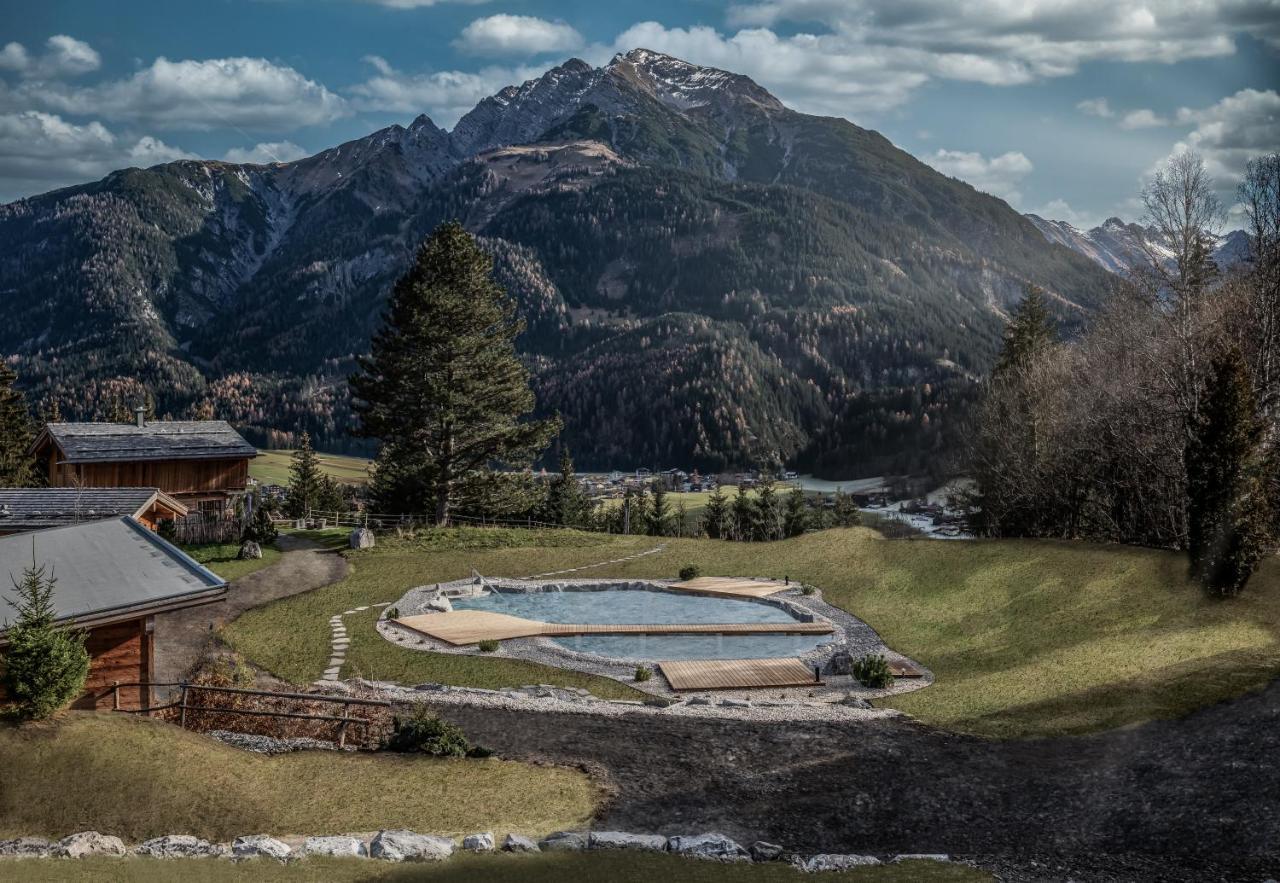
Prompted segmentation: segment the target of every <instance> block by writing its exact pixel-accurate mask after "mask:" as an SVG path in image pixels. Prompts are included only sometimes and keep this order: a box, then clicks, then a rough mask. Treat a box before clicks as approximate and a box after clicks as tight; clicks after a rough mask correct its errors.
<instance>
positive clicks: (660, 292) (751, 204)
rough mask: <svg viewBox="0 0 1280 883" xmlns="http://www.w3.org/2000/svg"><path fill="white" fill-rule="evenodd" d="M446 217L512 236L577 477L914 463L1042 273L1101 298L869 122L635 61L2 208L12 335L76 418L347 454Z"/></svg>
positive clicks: (1081, 268)
mask: <svg viewBox="0 0 1280 883" xmlns="http://www.w3.org/2000/svg"><path fill="white" fill-rule="evenodd" d="M449 218H460V219H462V220H463V221H464V223H465V224H466V225H467V227H468V228H469V229H471V230H472V231H473V232H475V233H477V234H479V235H480V236H482V237H483V238H484V241H485V242H486V245H487V247H488V248H489V249H490V250H491V251H492V253H493V254H494V257H495V264H496V267H495V269H496V273H497V275H498V277H499V279H500V280H501V281H502V282H503V283H504V284H505V285H506V286H507V287H508V290H509V291H511V293H512V294H513V295H514V296H515V297H516V298H517V300H518V302H519V304H520V308H521V311H522V313H523V314H524V315H525V317H526V318H527V320H528V325H529V330H528V331H527V333H526V334H525V335H524V336H523V337H522V339H521V347H522V349H523V351H524V352H525V354H526V355H527V357H528V359H529V361H530V364H531V365H532V367H533V369H534V374H535V383H536V385H537V389H538V393H539V397H540V401H541V404H542V407H543V408H545V409H546V410H548V411H560V412H562V413H563V414H564V415H565V417H566V439H567V441H568V442H569V444H570V445H571V447H572V449H573V451H574V454H575V459H576V460H577V461H578V463H579V465H580V466H581V467H586V468H607V467H613V466H628V465H632V466H634V465H638V464H645V463H647V464H650V465H655V466H657V465H672V464H682V465H689V466H697V467H699V468H703V469H717V468H727V467H733V466H738V465H753V464H761V465H763V464H770V463H774V464H776V463H779V462H784V461H785V462H788V463H792V462H795V463H802V462H803V463H809V464H813V465H815V466H817V467H818V468H820V469H821V470H822V471H823V472H824V473H825V474H828V475H831V476H835V477H845V476H847V475H850V474H854V473H858V472H864V471H866V470H867V469H869V468H873V467H874V468H875V469H876V470H881V469H891V470H905V469H912V468H919V467H920V466H921V465H922V464H923V463H925V462H929V461H931V460H932V459H934V457H935V456H936V454H937V452H938V448H939V446H940V445H944V443H945V439H946V438H947V433H948V431H949V430H950V429H951V428H953V427H954V425H955V417H956V414H955V411H956V410H957V409H958V408H959V407H961V406H962V405H963V402H964V401H965V399H966V396H967V391H968V390H969V389H970V388H971V385H972V378H974V377H975V376H977V375H979V374H980V373H982V372H983V371H984V370H985V369H986V368H987V366H988V365H989V364H990V362H991V360H992V358H993V356H994V353H995V349H996V347H997V345H998V341H999V336H1000V331H1001V327H1002V321H1003V315H1004V313H1005V310H1006V308H1007V307H1008V306H1009V304H1010V303H1012V302H1014V301H1016V299H1017V298H1018V297H1020V294H1021V291H1022V289H1023V287H1024V285H1026V284H1027V283H1035V284H1038V285H1041V286H1043V287H1045V288H1046V289H1047V290H1048V291H1049V292H1050V294H1051V296H1052V299H1053V302H1054V304H1055V307H1056V309H1057V311H1058V313H1059V318H1060V319H1061V320H1062V322H1063V323H1064V324H1065V325H1066V326H1068V327H1070V326H1073V325H1075V324H1076V323H1078V322H1079V321H1080V320H1082V319H1083V318H1084V317H1086V316H1087V315H1088V313H1089V312H1090V311H1091V310H1092V309H1093V308H1094V307H1095V306H1096V304H1097V302H1098V298H1099V297H1100V296H1101V295H1102V294H1103V292H1104V291H1105V288H1106V284H1107V283H1106V279H1107V276H1106V274H1105V273H1104V272H1103V271H1102V270H1100V269H1099V268H1098V267H1097V266H1096V265H1095V264H1094V263H1093V262H1092V261H1090V260H1088V259H1086V258H1084V257H1082V256H1081V255H1079V254H1077V253H1076V252H1075V251H1073V250H1071V249H1069V248H1066V247H1062V246H1059V245H1055V244H1052V243H1049V242H1047V241H1046V239H1045V237H1044V236H1043V235H1042V234H1041V233H1040V231H1039V230H1038V229H1037V227H1036V226H1035V225H1034V224H1033V223H1032V222H1031V221H1030V220H1028V219H1027V218H1024V217H1022V216H1021V215H1019V214H1018V213H1017V212H1015V211H1013V210H1012V209H1011V208H1009V206H1008V205H1006V204H1005V203H1004V202H1002V201H1001V200H998V199H996V198H994V197H991V196H987V195H985V194H982V193H979V192H977V191H975V190H974V189H973V188H972V187H970V186H968V185H967V184H964V183H962V182H960V181H957V180H955V179H951V178H948V177H946V176H944V175H941V174H939V173H938V172H936V171H934V170H933V169H931V168H929V167H928V166H926V165H924V164H923V163H921V162H919V161H918V160H916V159H914V158H913V157H911V156H910V155H908V154H907V153H905V152H903V151H901V150H899V149H897V148H895V147H894V146H893V145H892V144H891V143H889V141H887V140H886V139H885V138H884V137H882V136H881V135H879V134H878V133H875V132H872V131H869V130H865V129H861V128H859V127H857V126H854V125H853V124H851V123H849V122H847V121H845V120H842V119H837V118H829V117H815V116H809V115H805V114H801V113H797V112H795V111H792V110H789V109H788V108H786V107H784V106H783V105H782V104H781V102H779V101H778V100H777V99H776V98H774V97H773V96H772V95H770V94H769V93H768V92H767V91H765V90H764V89H762V88H761V87H760V86H758V85H757V84H755V83H754V82H752V81H751V80H749V79H747V78H746V77H742V76H739V75H736V74H732V73H728V72H725V71H718V70H714V69H710V68H700V67H696V66H694V65H689V64H686V63H685V62H682V61H679V60H678V59H674V58H671V57H669V56H664V55H659V54H657V53H652V52H648V51H645V50H634V51H632V52H629V53H627V54H625V55H619V56H617V57H616V58H614V60H613V61H612V62H610V63H609V64H608V65H605V66H603V67H600V68H593V67H591V66H589V65H587V64H586V63H585V62H581V61H577V60H574V61H570V62H567V63H565V64H564V65H561V66H560V67H557V68H554V69H552V70H550V71H548V72H547V73H546V74H544V75H543V76H542V77H540V78H538V79H536V80H531V81H529V82H527V83H524V84H523V85H521V86H512V87H508V88H506V89H504V90H502V91H500V92H499V93H497V94H496V95H493V96H491V97H490V98H487V99H485V100H484V101H482V102H480V104H479V105H477V106H476V108H475V109H473V110H472V111H471V112H470V113H468V114H467V115H466V116H464V117H463V118H462V119H461V120H460V121H459V122H458V124H457V126H455V127H454V129H453V130H452V131H451V132H445V131H443V130H441V129H439V128H438V127H436V126H435V125H434V124H433V123H432V122H431V121H430V120H429V119H427V118H426V117H425V116H424V117H419V118H418V119H417V120H415V121H414V122H413V123H412V124H411V125H410V126H408V127H401V126H392V127H389V128H387V129H384V130H381V131H379V132H375V133H373V134H372V135H370V136H368V137H366V138H363V139H359V140H357V141H354V142H350V143H348V144H344V145H341V146H339V147H335V148H333V149H330V150H327V151H324V152H322V153H320V154H317V155H315V156H312V157H309V158H307V159H302V160H298V161H296V162H293V163H287V164H275V165H270V166H260V165H234V164H229V163H224V162H201V161H181V162H175V163H170V164H167V165H162V166H157V167H154V168H152V169H147V170H137V169H129V170H124V171H120V172H116V173H113V174H111V175H109V176H107V177H106V178H104V179H103V180H101V181H99V182H96V183H92V184H86V185H82V186H78V187H72V188H67V189H64V190H60V191H55V192H52V193H48V194H44V195H41V196H37V197H32V198H30V199H25V200H20V201H18V202H15V203H11V204H9V205H5V206H0V305H3V307H4V308H5V311H6V315H8V316H9V317H10V321H9V322H7V323H5V325H4V326H3V327H0V352H3V353H13V354H15V355H16V359H17V367H18V369H19V371H20V372H21V374H22V376H23V377H24V382H25V383H26V385H27V386H28V388H29V390H30V392H31V393H32V395H33V396H34V398H35V399H36V400H38V401H39V400H47V399H54V398H56V399H57V400H58V401H59V404H60V407H61V409H62V412H63V414H64V415H67V416H69V417H76V418H84V417H93V416H101V415H104V414H106V413H109V412H110V410H111V409H112V408H113V406H114V404H115V402H117V401H121V400H124V401H130V400H132V399H135V398H139V397H141V396H142V395H144V394H146V393H149V394H151V395H153V396H154V397H155V399H156V400H157V403H158V406H159V409H160V412H161V413H165V412H169V413H174V414H181V413H186V412H190V411H198V410H206V411H207V410H210V409H212V410H213V411H215V412H217V413H218V414H219V415H220V416H224V417H227V418H229V419H231V420H233V421H234V422H235V423H236V424H237V425H238V426H240V427H242V428H243V430H244V431H245V433H246V434H247V435H248V436H249V437H250V438H251V439H253V440H255V441H257V442H260V443H263V444H269V445H271V446H273V447H275V446H279V447H287V446H288V445H289V443H290V441H291V434H292V433H297V432H300V431H301V430H304V429H306V430H308V431H310V432H311V434H312V437H313V438H314V439H315V440H316V443H317V444H318V445H320V446H323V447H324V448H325V449H327V450H334V451H342V450H354V449H355V448H354V447H353V445H354V443H353V442H352V441H351V440H350V438H349V430H350V428H351V415H350V411H349V407H348V404H347V397H346V385H345V377H346V375H347V374H348V373H349V371H350V370H351V367H352V360H353V358H354V356H355V354H357V353H359V352H362V351H363V350H364V349H365V348H366V347H367V342H368V337H369V334H370V332H371V331H372V330H373V329H374V328H375V327H376V325H377V323H378V321H379V315H380V311H381V307H382V303H383V300H384V297H385V294H386V292H387V291H388V289H389V287H390V284H391V282H392V281H393V280H394V279H395V277H396V276H397V275H398V274H399V273H400V272H401V270H402V269H403V267H404V266H405V265H406V264H407V261H408V259H409V256H410V254H411V253H412V250H413V248H414V247H415V246H416V244H417V243H418V242H419V241H420V240H421V238H422V237H423V236H424V235H425V234H426V233H427V232H428V231H429V230H430V229H431V228H432V227H433V226H434V225H435V224H437V223H438V222H440V221H442V220H445V219H449ZM841 427H844V429H841ZM848 433H856V434H857V437H856V438H852V439H851V438H849V437H847V436H848Z"/></svg>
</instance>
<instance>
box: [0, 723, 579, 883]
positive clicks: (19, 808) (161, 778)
mask: <svg viewBox="0 0 1280 883" xmlns="http://www.w3.org/2000/svg"><path fill="white" fill-rule="evenodd" d="M0 769H3V770H4V778H3V786H2V787H0V838H4V837H16V836H19V835H33V836H51V837H52V836H59V837H60V836H65V835H66V834H68V833H72V832H75V831H84V830H91V829H92V830H97V831H103V832H110V833H113V834H116V835H118V836H120V837H123V838H124V839H125V840H142V839H145V838H147V837H154V836H157V835H160V834H165V833H172V832H182V833H188V834H196V835H198V836H201V837H205V838H209V839H215V840H226V839H228V838H231V837H235V836H238V835H240V834H246V833H256V832H263V831H274V832H278V833H281V834H286V833H307V834H338V833H342V832H344V831H370V830H378V829H379V828H408V829H411V830H415V831H422V832H433V833H439V834H450V835H459V834H467V833H471V832H473V831H482V830H495V831H504V832H505V831H518V832H521V833H525V834H530V835H536V834H546V833H548V832H550V831H552V830H556V829H561V828H566V827H574V826H582V825H584V824H586V822H587V820H588V819H589V818H590V817H591V815H592V813H593V811H594V810H595V806H596V803H597V801H598V799H599V797H600V795H599V794H598V793H597V790H596V788H595V786H594V785H592V784H591V782H590V781H589V780H588V779H587V777H586V776H585V775H584V774H582V773H580V772H578V771H576V770H567V769H561V768H557V767H550V766H531V765H527V764H520V763H514V762H511V761H501V760H496V759H492V758H490V759H485V760H474V759H466V760H455V759H448V760H445V759H436V758H428V757H409V756H398V755H386V754H379V755H370V754H357V755H345V754H339V753H337V752H329V751H308V752H299V753H295V754H288V755H282V756H279V757H265V756H263V755H258V754H252V753H250V752H246V751H241V750H239V749H235V748H231V747H228V746H226V745H223V744H222V743H220V742H217V741H215V740H213V739H210V738H208V737H207V736H202V735H199V734H196V733H191V732H187V731H184V730H180V729H178V728H177V727H175V726H173V725H172V724H166V723H163V722H160V721H155V720H148V719H145V718H135V717H130V716H126V715H120V714H112V713H110V712H104V713H100V714H94V713H89V712H71V713H67V714H65V715H64V716H63V717H62V718H61V719H59V720H57V721H55V722H53V723H51V724H44V725H27V726H24V727H22V728H17V727H14V726H12V725H9V724H0ZM184 867H185V866H184ZM3 876H4V872H3V868H2V867H0V877H3Z"/></svg>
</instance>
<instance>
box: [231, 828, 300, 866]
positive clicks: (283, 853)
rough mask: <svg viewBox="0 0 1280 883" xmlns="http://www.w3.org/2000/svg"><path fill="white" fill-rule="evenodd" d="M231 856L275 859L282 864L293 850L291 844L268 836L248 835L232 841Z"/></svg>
mask: <svg viewBox="0 0 1280 883" xmlns="http://www.w3.org/2000/svg"><path fill="white" fill-rule="evenodd" d="M231 854H232V855H234V856H235V857H236V858H273V859H275V860H276V861H281V862H282V861H286V860H287V859H288V858H289V856H290V855H292V854H293V850H292V849H290V848H289V844H287V843H283V842H281V841H279V840H277V839H276V838H274V837H271V836H268V835H266V834H246V835H245V836H244V837H237V838H236V839H235V840H233V841H231Z"/></svg>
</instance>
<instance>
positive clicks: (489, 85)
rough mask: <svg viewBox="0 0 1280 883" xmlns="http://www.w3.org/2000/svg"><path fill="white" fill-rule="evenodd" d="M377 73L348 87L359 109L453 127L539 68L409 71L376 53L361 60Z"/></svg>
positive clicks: (538, 71) (539, 71)
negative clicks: (486, 100)
mask: <svg viewBox="0 0 1280 883" xmlns="http://www.w3.org/2000/svg"><path fill="white" fill-rule="evenodd" d="M364 60H365V61H366V62H368V63H369V64H370V65H372V66H373V67H374V69H375V70H377V72H378V73H377V76H374V77H370V78H369V79H367V80H365V81H364V82H363V83H360V84H358V85H356V86H353V87H352V88H351V93H352V95H353V99H352V101H353V103H354V105H355V107H356V108H358V109H359V110H371V111H373V110H376V111H392V112H394V113H410V114H420V113H427V114H430V116H431V119H432V121H433V122H435V123H436V124H437V125H439V126H444V127H446V128H447V127H449V126H452V125H453V124H454V123H455V122H457V121H458V119H459V118H460V117H461V116H462V115H463V114H464V113H466V112H467V111H469V110H471V108H473V107H475V105H476V104H477V103H478V102H479V101H480V99H482V98H487V97H488V96H490V95H492V94H493V93H494V92H497V91H498V90H499V89H502V88H503V87H504V86H507V85H510V84H511V83H520V82H523V81H524V80H527V79H530V78H532V77H537V76H540V75H541V74H542V73H543V71H542V70H541V69H540V68H516V69H512V68H504V67H486V68H482V69H481V70H479V71H474V72H471V71H436V72H432V73H421V74H410V73H405V72H404V71H399V70H396V69H395V68H393V67H392V66H391V65H390V64H388V63H387V61H386V60H385V59H383V58H380V57H379V56H376V55H370V56H366V57H365V59H364Z"/></svg>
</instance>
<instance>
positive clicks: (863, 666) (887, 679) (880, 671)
mask: <svg viewBox="0 0 1280 883" xmlns="http://www.w3.org/2000/svg"><path fill="white" fill-rule="evenodd" d="M849 672H850V674H852V675H853V676H854V677H855V678H857V679H858V683H860V684H862V686H864V687H871V688H873V689H876V690H879V689H880V688H882V687H892V686H893V675H892V674H891V673H890V672H889V663H888V661H886V660H885V658H884V657H883V656H881V655H880V654H879V653H876V654H874V655H872V654H870V653H868V654H867V655H866V656H862V657H859V658H858V659H855V660H854V661H853V665H851V666H850V667H849Z"/></svg>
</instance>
